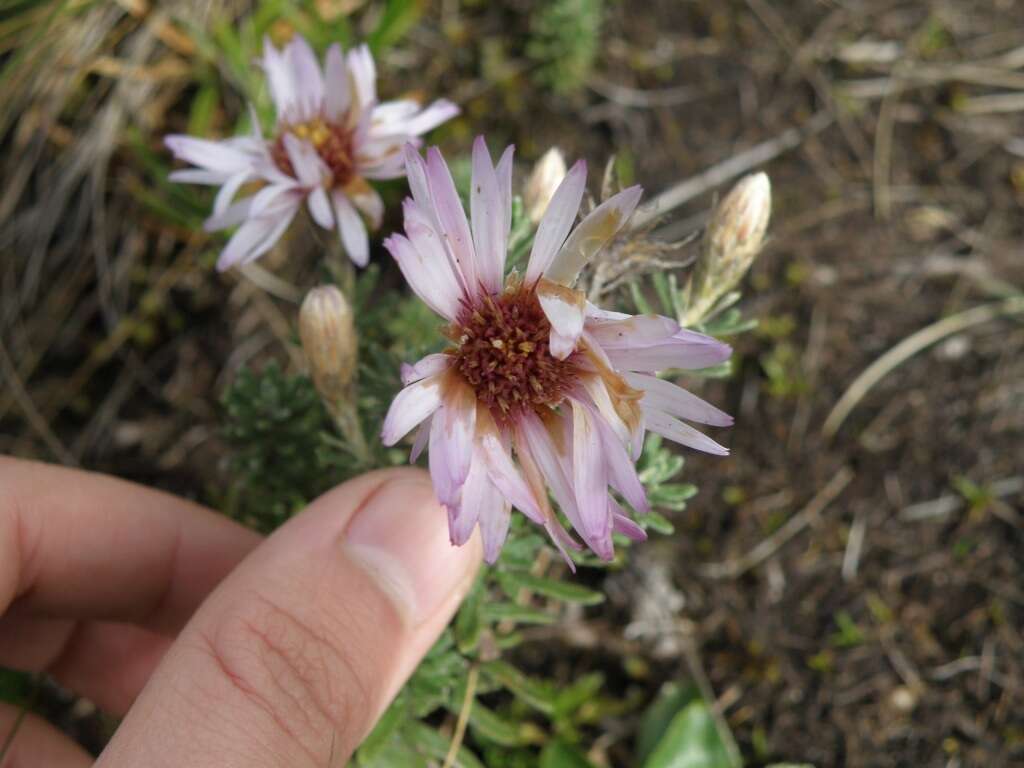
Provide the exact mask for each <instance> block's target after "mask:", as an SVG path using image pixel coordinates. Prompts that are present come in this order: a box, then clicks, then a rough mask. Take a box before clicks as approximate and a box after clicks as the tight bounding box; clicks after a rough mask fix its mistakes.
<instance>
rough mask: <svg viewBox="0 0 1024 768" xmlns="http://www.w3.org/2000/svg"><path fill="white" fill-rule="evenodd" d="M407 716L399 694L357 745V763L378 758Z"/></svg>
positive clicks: (368, 761)
mask: <svg viewBox="0 0 1024 768" xmlns="http://www.w3.org/2000/svg"><path fill="white" fill-rule="evenodd" d="M408 717H409V712H408V710H407V708H406V706H405V697H404V696H403V695H399V697H398V698H397V699H395V701H394V702H393V703H392V704H391V706H390V707H388V708H387V711H386V712H385V713H384V716H383V717H381V719H380V720H378V721H377V725H376V726H374V729H373V730H372V731H370V735H369V736H367V737H366V740H365V741H363V743H362V745H360V747H359V754H358V759H359V764H360V765H371V764H373V762H374V761H375V760H379V759H380V757H381V754H382V753H383V752H384V750H385V748H386V747H387V746H388V745H389V744H390V743H391V742H392V741H393V737H394V736H395V731H396V729H397V727H398V726H399V725H400V724H401V723H402V722H403V721H404V720H405V719H406V718H408Z"/></svg>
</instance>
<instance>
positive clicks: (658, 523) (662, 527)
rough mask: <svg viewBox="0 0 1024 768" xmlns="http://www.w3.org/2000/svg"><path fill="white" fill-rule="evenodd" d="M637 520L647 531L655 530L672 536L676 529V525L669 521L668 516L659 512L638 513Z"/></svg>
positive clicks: (663, 534)
mask: <svg viewBox="0 0 1024 768" xmlns="http://www.w3.org/2000/svg"><path fill="white" fill-rule="evenodd" d="M636 521H637V523H639V524H640V526H641V527H642V528H643V529H644V530H645V531H654V532H655V533H660V534H661V535H662V536H671V535H672V534H673V533H675V530H676V527H675V526H674V525H672V523H671V522H669V520H668V518H666V517H665V516H664V515H659V514H658V513H657V512H648V513H647V514H646V515H637V517H636Z"/></svg>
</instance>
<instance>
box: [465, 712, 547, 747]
mask: <svg viewBox="0 0 1024 768" xmlns="http://www.w3.org/2000/svg"><path fill="white" fill-rule="evenodd" d="M452 714H456V715H457V713H455V712H453V713H452ZM531 726H532V724H531V723H516V722H515V721H514V720H508V719H506V718H504V717H502V716H501V715H499V714H497V713H495V712H494V711H493V710H491V709H488V708H487V707H485V706H484V705H483V704H481V703H480V702H479V701H475V702H473V708H472V709H470V711H469V727H470V728H472V729H473V732H474V733H476V734H477V735H478V736H480V737H481V738H483V739H487V740H489V741H493V742H494V743H495V744H499V745H500V746H503V747H522V746H526V745H528V744H536V743H537V741H538V737H539V738H543V732H540V731H538V730H537V729H536V728H535V727H531Z"/></svg>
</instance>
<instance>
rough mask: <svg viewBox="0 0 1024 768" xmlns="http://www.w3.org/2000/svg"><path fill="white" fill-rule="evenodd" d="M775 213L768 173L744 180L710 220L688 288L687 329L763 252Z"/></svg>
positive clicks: (751, 176)
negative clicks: (766, 235)
mask: <svg viewBox="0 0 1024 768" xmlns="http://www.w3.org/2000/svg"><path fill="white" fill-rule="evenodd" d="M771 212H772V186H771V182H770V181H769V180H768V175H767V174H765V173H755V174H751V175H750V176H745V177H744V178H743V179H741V180H740V182H739V183H738V184H737V185H736V186H735V187H733V188H732V190H731V191H730V192H729V194H727V195H726V196H725V197H724V198H723V199H722V202H720V203H719V204H718V207H717V208H716V209H715V211H714V213H713V214H712V216H711V222H710V223H709V224H708V228H707V230H706V232H705V233H704V242H703V244H702V251H701V256H700V259H699V260H698V262H697V266H696V268H695V269H694V273H693V278H692V279H691V281H690V286H689V291H688V294H689V299H690V300H689V308H688V309H687V311H686V316H685V317H684V318H683V323H684V325H694V324H696V323H697V322H699V321H700V320H701V319H703V318H704V317H705V316H706V315H707V313H708V312H710V311H711V310H712V309H713V308H714V306H715V304H716V303H717V302H718V300H719V299H720V298H721V297H722V296H724V295H725V294H726V293H728V292H729V291H731V290H732V289H733V288H735V287H736V285H737V284H738V283H739V282H740V280H742V279H743V276H744V275H745V274H746V273H747V270H748V269H750V265H751V264H753V263H754V259H755V258H757V254H758V253H760V252H761V246H762V245H763V244H764V237H765V233H766V232H767V230H768V220H769V219H770V218H771Z"/></svg>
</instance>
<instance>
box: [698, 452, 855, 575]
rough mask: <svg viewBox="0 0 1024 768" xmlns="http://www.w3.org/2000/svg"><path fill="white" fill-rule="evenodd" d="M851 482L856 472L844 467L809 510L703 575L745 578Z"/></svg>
mask: <svg viewBox="0 0 1024 768" xmlns="http://www.w3.org/2000/svg"><path fill="white" fill-rule="evenodd" d="M851 480H853V472H852V470H850V468H849V467H843V468H842V469H841V470H840V471H839V472H838V473H837V474H836V475H835V476H834V477H833V478H832V479H831V480H830V481H829V482H828V484H827V485H826V486H825V487H824V488H822V489H821V490H820V491H819V492H818V493H817V495H815V497H814V498H813V499H811V501H810V503H808V505H807V506H806V507H804V508H803V509H802V510H800V511H799V512H797V513H796V514H795V515H793V517H791V518H790V519H789V520H787V521H786V524H785V525H783V526H782V527H781V528H779V530H777V531H776V532H775V533H773V534H772V535H771V536H769V537H768V538H766V539H764V540H763V541H762V542H761V543H760V544H758V545H757V546H756V547H754V548H753V549H751V550H750V551H749V552H747V553H746V554H745V555H742V556H741V557H738V558H735V559H733V560H726V561H724V562H721V563H709V564H708V565H705V566H704V567H703V568H701V572H702V573H703V574H704V575H705V576H707V577H708V578H711V579H730V578H736V577H737V576H742V575H743V574H744V573H746V572H747V571H749V570H750V569H751V568H754V567H755V566H757V565H760V564H761V563H763V562H764V561H765V560H767V559H768V558H769V557H771V556H772V555H773V554H774V553H775V552H777V551H778V550H779V548H780V547H781V546H782V545H783V544H785V543H786V542H788V541H789V540H790V539H792V538H793V537H794V536H796V535H797V534H798V533H800V531H802V530H803V529H804V528H806V527H807V526H808V525H809V524H810V523H811V521H812V520H814V519H815V518H817V517H818V516H819V515H821V513H822V512H823V511H824V509H825V507H827V506H828V505H829V504H831V503H832V502H833V501H834V500H835V499H836V497H838V496H839V494H840V493H842V492H843V490H844V489H845V488H846V486H847V485H849V484H850V481H851Z"/></svg>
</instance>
